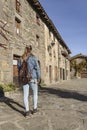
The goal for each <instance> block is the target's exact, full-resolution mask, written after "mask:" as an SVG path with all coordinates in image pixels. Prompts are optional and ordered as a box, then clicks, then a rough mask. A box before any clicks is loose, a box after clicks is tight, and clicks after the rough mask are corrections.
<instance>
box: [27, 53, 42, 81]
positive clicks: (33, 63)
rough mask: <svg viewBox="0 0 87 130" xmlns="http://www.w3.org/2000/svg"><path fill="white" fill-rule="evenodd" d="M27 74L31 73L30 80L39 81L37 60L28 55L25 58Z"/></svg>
mask: <svg viewBox="0 0 87 130" xmlns="http://www.w3.org/2000/svg"><path fill="white" fill-rule="evenodd" d="M27 64H28V72H29V73H31V78H32V79H37V80H40V68H39V64H38V60H37V58H36V57H35V56H34V55H30V56H29V57H28V58H27Z"/></svg>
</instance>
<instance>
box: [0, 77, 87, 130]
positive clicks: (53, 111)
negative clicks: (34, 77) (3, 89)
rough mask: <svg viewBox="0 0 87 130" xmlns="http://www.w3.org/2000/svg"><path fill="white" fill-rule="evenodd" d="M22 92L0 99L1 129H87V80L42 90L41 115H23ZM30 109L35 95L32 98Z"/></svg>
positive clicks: (74, 81) (62, 83) (57, 84)
mask: <svg viewBox="0 0 87 130" xmlns="http://www.w3.org/2000/svg"><path fill="white" fill-rule="evenodd" d="M22 98H23V95H22V91H21V92H20V91H16V92H11V93H9V94H7V93H6V94H5V97H4V98H0V130H87V79H73V80H69V81H64V82H61V83H56V84H53V85H51V86H46V87H42V88H40V89H39V102H38V110H39V111H38V113H37V114H35V115H30V117H28V118H25V117H24V116H23V112H24V107H23V100H22ZM29 100H30V109H32V96H31V95H30V98H29Z"/></svg>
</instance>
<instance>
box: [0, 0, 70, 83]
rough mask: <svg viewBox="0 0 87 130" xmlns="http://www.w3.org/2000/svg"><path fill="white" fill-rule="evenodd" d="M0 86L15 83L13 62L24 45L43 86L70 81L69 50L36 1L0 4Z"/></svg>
mask: <svg viewBox="0 0 87 130" xmlns="http://www.w3.org/2000/svg"><path fill="white" fill-rule="evenodd" d="M0 12H1V13H0V83H13V82H14V83H17V82H18V70H17V62H18V59H19V58H20V56H21V55H22V54H23V52H24V49H25V47H26V46H28V45H32V47H33V53H34V54H35V55H36V57H37V59H38V62H39V64H40V70H41V80H42V82H43V83H45V84H50V83H54V82H57V81H60V80H67V79H69V78H70V61H69V54H70V50H69V48H68V47H67V45H66V44H65V43H64V41H63V39H62V38H61V36H60V35H59V33H58V32H57V30H56V28H55V26H54V24H53V23H52V21H51V20H50V19H49V17H48V15H47V14H46V12H45V10H44V9H43V7H42V6H41V4H40V2H39V1H35V0H2V1H0Z"/></svg>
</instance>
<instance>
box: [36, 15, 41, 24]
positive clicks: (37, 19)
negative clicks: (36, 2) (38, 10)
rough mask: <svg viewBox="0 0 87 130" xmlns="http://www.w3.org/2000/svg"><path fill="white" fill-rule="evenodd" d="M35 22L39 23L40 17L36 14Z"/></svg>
mask: <svg viewBox="0 0 87 130" xmlns="http://www.w3.org/2000/svg"><path fill="white" fill-rule="evenodd" d="M36 23H37V24H38V25H40V17H39V15H38V14H36Z"/></svg>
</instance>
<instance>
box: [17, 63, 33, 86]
mask: <svg viewBox="0 0 87 130" xmlns="http://www.w3.org/2000/svg"><path fill="white" fill-rule="evenodd" d="M31 79H32V77H31V73H29V72H28V65H27V62H26V61H23V63H22V66H21V68H20V72H19V80H20V82H21V83H23V84H26V83H28V82H29V81H30V80H31Z"/></svg>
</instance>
